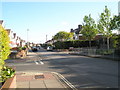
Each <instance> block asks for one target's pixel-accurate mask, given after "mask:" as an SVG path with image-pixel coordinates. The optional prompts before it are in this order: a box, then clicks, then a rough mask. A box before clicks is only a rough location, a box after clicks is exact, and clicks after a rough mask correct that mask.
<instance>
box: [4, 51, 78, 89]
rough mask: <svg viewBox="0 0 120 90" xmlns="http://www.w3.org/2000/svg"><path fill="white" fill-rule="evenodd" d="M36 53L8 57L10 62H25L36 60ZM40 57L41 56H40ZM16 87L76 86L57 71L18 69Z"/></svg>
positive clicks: (52, 87)
mask: <svg viewBox="0 0 120 90" xmlns="http://www.w3.org/2000/svg"><path fill="white" fill-rule="evenodd" d="M35 55H37V54H36V53H33V52H29V53H28V55H27V57H25V58H21V59H8V60H6V64H8V65H9V63H12V64H14V63H25V62H28V61H34V57H35ZM38 59H39V58H38ZM16 87H17V89H23V88H25V89H35V88H36V89H65V90H67V89H73V90H76V88H75V87H74V86H73V85H72V84H71V83H70V82H69V81H67V80H66V79H65V78H64V77H63V76H62V75H61V74H59V73H56V72H41V71H40V72H30V71H29V72H28V71H26V72H20V71H16Z"/></svg>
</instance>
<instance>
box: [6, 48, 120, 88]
mask: <svg viewBox="0 0 120 90" xmlns="http://www.w3.org/2000/svg"><path fill="white" fill-rule="evenodd" d="M28 57H29V58H27V59H26V60H25V61H22V60H21V61H20V62H19V60H18V62H17V61H16V62H14V63H10V62H9V63H8V65H11V66H15V67H16V70H17V72H57V73H60V74H62V75H63V76H64V77H65V78H66V79H67V80H68V81H69V82H71V83H72V84H73V85H74V86H75V87H76V88H118V61H112V60H106V59H100V58H90V57H85V56H78V55H69V54H67V53H64V52H51V51H46V50H44V49H41V50H39V51H38V52H35V53H34V52H33V53H32V54H30V55H29V56H28Z"/></svg>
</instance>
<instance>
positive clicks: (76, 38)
mask: <svg viewBox="0 0 120 90" xmlns="http://www.w3.org/2000/svg"><path fill="white" fill-rule="evenodd" d="M81 30H82V25H78V28H76V29H74V30H73V29H71V31H70V32H71V33H74V36H73V39H74V40H79V32H80V31H81Z"/></svg>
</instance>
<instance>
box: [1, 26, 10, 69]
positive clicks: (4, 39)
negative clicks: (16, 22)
mask: <svg viewBox="0 0 120 90" xmlns="http://www.w3.org/2000/svg"><path fill="white" fill-rule="evenodd" d="M9 54H10V46H9V37H8V33H7V31H6V30H5V29H4V28H3V27H2V26H1V25H0V69H2V67H3V65H4V60H6V59H7V58H8V56H9Z"/></svg>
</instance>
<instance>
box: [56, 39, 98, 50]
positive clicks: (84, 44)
mask: <svg viewBox="0 0 120 90" xmlns="http://www.w3.org/2000/svg"><path fill="white" fill-rule="evenodd" d="M54 46H55V49H69V47H74V48H82V47H89V41H81V40H73V41H63V42H61V41H57V42H55V43H54ZM91 46H92V47H96V46H99V45H98V41H91Z"/></svg>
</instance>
